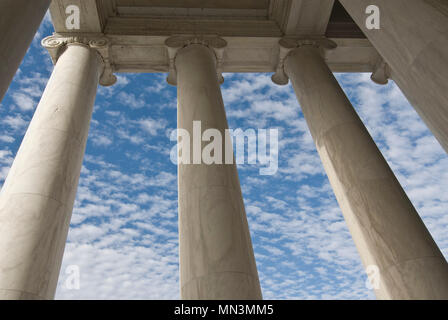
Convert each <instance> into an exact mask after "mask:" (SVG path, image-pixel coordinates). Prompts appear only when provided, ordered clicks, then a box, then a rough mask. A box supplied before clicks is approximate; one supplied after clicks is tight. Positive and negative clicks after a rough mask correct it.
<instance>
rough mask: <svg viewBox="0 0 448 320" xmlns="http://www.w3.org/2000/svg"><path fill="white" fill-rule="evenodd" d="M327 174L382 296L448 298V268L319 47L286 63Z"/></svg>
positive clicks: (305, 49)
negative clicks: (377, 276)
mask: <svg viewBox="0 0 448 320" xmlns="http://www.w3.org/2000/svg"><path fill="white" fill-rule="evenodd" d="M285 68H286V73H287V74H288V75H289V77H290V79H291V82H292V84H293V87H294V90H295V92H296V94H297V98H298V100H299V102H300V105H301V108H302V111H303V114H304V116H305V119H306V121H307V123H308V126H309V128H310V131H311V134H312V136H313V139H314V141H315V143H316V146H317V150H318V152H319V155H320V157H321V159H322V162H323V165H324V168H325V171H326V172H327V175H328V177H329V180H330V183H331V185H332V187H333V190H334V192H335V194H336V198H337V200H338V203H339V205H340V207H341V209H342V212H343V214H344V217H345V220H346V222H347V224H348V227H349V229H350V232H351V234H352V237H353V239H354V241H355V244H356V246H357V248H358V251H359V253H360V255H361V259H362V261H363V263H364V266H365V267H367V266H369V265H376V266H378V267H379V271H380V279H381V283H380V288H379V289H378V290H376V295H377V297H378V298H381V299H448V265H447V263H446V261H445V259H444V257H443V255H442V254H441V252H440V250H439V249H438V247H437V245H436V244H435V242H434V240H433V239H432V237H431V235H430V233H429V232H428V230H427V229H426V227H425V225H424V224H423V222H422V220H421V219H420V217H419V215H418V213H417V212H416V210H415V209H414V207H413V205H412V203H411V202H410V201H409V199H408V197H407V196H406V194H405V192H404V191H403V189H402V187H401V186H400V184H399V182H398V180H397V179H396V178H395V176H394V174H393V172H392V170H391V169H390V168H389V166H388V164H387V162H386V161H385V159H384V158H383V156H382V155H381V153H380V151H379V150H378V148H377V146H376V145H375V143H374V141H373V140H372V138H371V137H370V135H369V133H368V132H367V130H366V128H365V127H364V125H363V123H362V122H361V120H360V119H359V117H358V115H357V114H356V112H355V110H354V109H353V106H352V105H351V103H350V101H349V100H348V98H347V97H346V95H345V94H344V92H343V90H342V89H341V87H340V86H339V84H338V82H337V80H336V79H335V78H334V76H333V74H332V73H331V71H330V70H329V68H328V67H327V65H326V64H325V62H324V60H323V59H322V58H321V56H320V54H319V51H318V49H316V48H313V47H312V46H304V47H300V48H298V49H295V50H294V51H292V53H291V54H290V55H289V56H288V58H287V59H286V66H285Z"/></svg>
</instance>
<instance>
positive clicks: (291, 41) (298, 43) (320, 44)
mask: <svg viewBox="0 0 448 320" xmlns="http://www.w3.org/2000/svg"><path fill="white" fill-rule="evenodd" d="M278 44H279V47H280V52H279V56H278V64H277V68H276V70H275V73H274V74H273V75H272V77H271V79H272V82H274V83H275V84H278V85H286V84H288V82H289V78H288V75H287V74H286V72H285V61H286V58H287V57H288V55H289V54H290V53H291V52H292V51H294V50H295V49H297V48H300V47H303V46H312V47H315V48H318V49H324V50H325V49H326V50H331V49H335V48H336V46H337V45H336V43H335V42H333V41H331V40H330V39H327V38H325V37H305V38H282V39H280V40H279V42H278Z"/></svg>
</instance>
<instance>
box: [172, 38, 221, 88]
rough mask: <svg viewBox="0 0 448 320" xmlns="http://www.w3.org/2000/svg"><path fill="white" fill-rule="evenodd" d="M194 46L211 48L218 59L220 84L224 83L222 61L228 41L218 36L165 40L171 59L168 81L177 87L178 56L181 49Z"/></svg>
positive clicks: (217, 66) (217, 70)
mask: <svg viewBox="0 0 448 320" xmlns="http://www.w3.org/2000/svg"><path fill="white" fill-rule="evenodd" d="M192 44H200V45H203V46H206V47H207V48H210V49H211V50H212V52H213V53H214V55H215V59H216V73H217V75H218V81H219V83H220V84H221V83H223V82H224V78H223V76H222V60H223V56H224V48H225V47H226V46H227V41H226V40H224V39H222V38H220V37H218V36H216V35H185V36H184V35H182V36H172V37H169V38H168V39H166V40H165V46H166V48H167V50H168V58H169V73H168V77H167V78H166V81H167V82H168V83H169V84H171V85H173V86H175V85H177V71H176V55H177V53H178V52H179V50H180V49H182V48H185V47H187V46H189V45H192Z"/></svg>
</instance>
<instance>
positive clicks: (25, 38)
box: [0, 0, 50, 102]
mask: <svg viewBox="0 0 448 320" xmlns="http://www.w3.org/2000/svg"><path fill="white" fill-rule="evenodd" d="M49 5H50V0H33V1H29V0H2V1H0V30H1V34H0V102H1V101H2V99H3V96H4V95H5V93H6V91H7V90H8V87H9V85H10V83H11V81H12V78H13V77H14V75H15V73H16V71H17V69H18V68H19V65H20V63H21V62H22V60H23V57H24V56H25V53H26V51H27V50H28V47H29V46H30V44H31V41H32V40H33V37H34V35H35V33H36V31H37V29H38V28H39V25H40V23H41V22H42V19H43V17H44V15H45V12H46V11H47V9H48V6H49Z"/></svg>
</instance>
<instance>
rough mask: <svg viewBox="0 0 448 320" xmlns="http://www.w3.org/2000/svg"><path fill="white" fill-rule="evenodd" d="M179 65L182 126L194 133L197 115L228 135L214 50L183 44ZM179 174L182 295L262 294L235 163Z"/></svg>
mask: <svg viewBox="0 0 448 320" xmlns="http://www.w3.org/2000/svg"><path fill="white" fill-rule="evenodd" d="M176 69H177V84H178V127H179V128H181V129H185V130H187V131H188V132H189V133H190V137H193V121H200V122H201V126H202V130H206V129H209V128H214V129H217V130H219V131H220V132H221V134H222V137H224V130H225V129H227V128H228V125H227V119H226V115H225V110H224V103H223V100H222V96H221V90H220V87H219V83H218V78H217V75H216V66H215V57H214V54H213V51H212V50H211V49H209V48H208V47H206V46H204V45H199V44H197V45H196V44H193V45H189V46H187V47H186V48H183V49H180V50H179V52H178V53H177V56H176ZM195 138H197V137H193V138H192V139H195ZM223 145H224V144H223ZM190 154H191V155H193V147H191V152H190ZM191 158H192V157H191ZM223 158H224V156H223ZM178 174H179V233H180V272H181V276H180V280H181V297H182V298H183V299H261V290H260V284H259V281H258V273H257V269H256V265H255V258H254V254H253V249H252V243H251V239H250V233H249V227H248V224H247V219H246V213H245V209H244V203H243V198H242V194H241V189H240V184H239V180H238V173H237V169H236V165H235V164H228V165H226V164H211V165H207V164H179V166H178Z"/></svg>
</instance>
